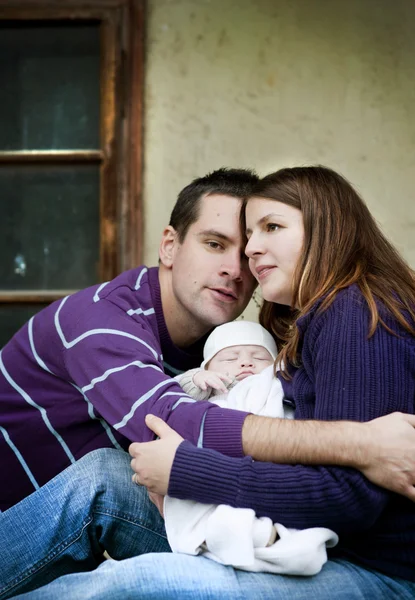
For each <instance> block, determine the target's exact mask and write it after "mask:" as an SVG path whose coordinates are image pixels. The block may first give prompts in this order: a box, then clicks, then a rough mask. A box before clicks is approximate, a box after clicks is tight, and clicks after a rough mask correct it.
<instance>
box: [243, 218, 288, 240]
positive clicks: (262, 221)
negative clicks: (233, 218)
mask: <svg viewBox="0 0 415 600" xmlns="http://www.w3.org/2000/svg"><path fill="white" fill-rule="evenodd" d="M275 217H277V218H278V219H279V218H282V219H283V218H284V215H280V214H278V213H269V214H268V215H265V216H263V217H261V218H260V219H259V220H258V221H257V225H263V224H264V223H266V222H267V221H269V219H273V218H275ZM245 233H246V235H248V233H252V229H250V228H247V229H245Z"/></svg>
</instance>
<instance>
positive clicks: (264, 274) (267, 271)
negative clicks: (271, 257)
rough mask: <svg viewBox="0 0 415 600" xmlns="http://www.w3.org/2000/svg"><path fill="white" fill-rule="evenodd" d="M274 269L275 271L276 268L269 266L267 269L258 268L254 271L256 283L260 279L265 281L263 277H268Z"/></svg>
mask: <svg viewBox="0 0 415 600" xmlns="http://www.w3.org/2000/svg"><path fill="white" fill-rule="evenodd" d="M274 269H277V267H275V266H269V267H260V268H259V269H255V270H256V274H257V279H258V281H260V280H261V279H265V277H268V275H269V274H270V273H271V272H272V271H273V270H274Z"/></svg>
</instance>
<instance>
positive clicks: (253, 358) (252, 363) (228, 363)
mask: <svg viewBox="0 0 415 600" xmlns="http://www.w3.org/2000/svg"><path fill="white" fill-rule="evenodd" d="M273 362H274V361H273V360H272V356H271V354H270V353H269V352H268V350H266V349H265V348H263V347H262V346H230V347H229V348H224V349H223V350H220V351H219V352H218V353H217V354H215V356H214V357H213V358H212V359H211V360H210V361H209V364H208V366H207V371H218V372H219V373H224V374H225V375H229V377H234V378H235V379H237V380H238V381H241V380H242V379H245V377H249V375H255V374H256V373H260V372H261V371H263V370H264V369H265V367H269V365H272V364H273Z"/></svg>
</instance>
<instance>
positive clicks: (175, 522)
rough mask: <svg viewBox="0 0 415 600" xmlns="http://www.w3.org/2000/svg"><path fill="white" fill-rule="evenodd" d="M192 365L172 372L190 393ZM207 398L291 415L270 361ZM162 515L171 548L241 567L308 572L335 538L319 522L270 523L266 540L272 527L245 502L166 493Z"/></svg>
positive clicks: (314, 569) (245, 408)
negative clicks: (227, 502) (211, 500)
mask: <svg viewBox="0 0 415 600" xmlns="http://www.w3.org/2000/svg"><path fill="white" fill-rule="evenodd" d="M196 371H197V369H193V370H192V371H191V372H189V371H188V372H187V373H184V374H183V375H179V376H178V377H176V379H177V380H178V381H179V383H180V385H182V387H184V389H185V391H187V393H190V395H192V396H193V397H195V395H196V394H195V392H196V391H197V390H199V391H200V392H202V390H200V388H197V390H193V391H192V390H189V386H193V387H195V388H196V386H195V385H194V383H193V374H194V373H195V372H196ZM190 373H191V377H190V379H189V374H190ZM186 382H187V384H188V386H187V389H186ZM211 393H212V391H211V390H210V389H208V391H207V392H202V394H201V395H202V397H199V398H198V399H207V397H209V396H211ZM210 400H211V401H212V402H214V403H215V404H218V405H219V406H222V407H225V408H233V409H236V410H243V411H246V412H251V413H254V414H256V415H262V416H267V417H279V418H292V417H293V409H292V408H291V407H290V406H288V405H286V404H284V393H283V390H282V385H281V382H280V381H279V379H278V378H277V377H275V375H274V367H273V366H269V367H267V368H266V369H264V370H263V371H262V372H261V373H259V374H257V375H251V376H249V377H247V378H246V379H243V380H242V381H240V382H238V383H237V384H236V385H235V386H234V387H232V388H231V389H230V391H229V392H228V393H226V394H220V395H216V396H211V398H210ZM164 518H165V525H166V533H167V539H168V541H169V544H170V546H171V549H172V550H173V552H181V553H185V554H193V555H197V554H203V555H204V556H206V557H208V558H211V559H212V560H215V561H216V562H219V563H222V564H225V565H232V566H233V567H236V568H238V569H243V570H245V571H257V572H258V571H265V572H268V573H280V574H286V575H314V574H316V573H318V572H319V571H320V570H321V568H322V566H323V565H324V563H325V562H326V561H327V551H326V548H331V547H333V546H335V545H336V544H337V542H338V536H337V535H336V533H334V531H331V530H330V529H327V528H325V527H313V528H310V529H304V530H295V529H287V528H286V527H284V526H283V525H281V524H280V523H275V529H276V530H277V533H278V535H279V538H278V539H277V541H276V542H275V543H274V544H272V545H271V546H267V544H268V542H269V540H270V538H271V535H272V529H273V523H272V521H271V519H269V518H268V517H260V518H258V517H256V515H255V512H254V511H253V510H252V509H248V508H234V507H231V506H227V505H219V506H216V505H211V504H200V503H198V502H194V501H192V500H178V499H176V498H170V497H169V496H166V497H165V500H164Z"/></svg>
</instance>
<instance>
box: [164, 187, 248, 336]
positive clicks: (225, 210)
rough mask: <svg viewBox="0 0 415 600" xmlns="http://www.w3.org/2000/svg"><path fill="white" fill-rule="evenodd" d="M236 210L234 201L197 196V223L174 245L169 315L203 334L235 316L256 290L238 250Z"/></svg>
mask: <svg viewBox="0 0 415 600" xmlns="http://www.w3.org/2000/svg"><path fill="white" fill-rule="evenodd" d="M240 208H241V201H240V200H239V199H238V198H233V197H231V196H224V195H218V194H216V195H210V196H206V197H203V198H201V200H200V211H199V218H198V220H197V221H196V222H195V223H193V224H192V225H191V226H190V227H189V229H188V231H187V233H186V237H185V239H184V240H183V242H182V243H180V242H179V241H178V239H177V236H176V239H175V241H174V245H173V258H172V263H171V269H172V288H173V289H172V291H173V295H174V297H175V304H176V306H175V310H176V311H177V315H178V316H179V314H180V313H181V316H182V317H184V322H188V323H189V326H192V324H193V325H194V327H195V328H197V326H199V328H200V329H201V330H203V332H205V331H208V330H209V329H210V328H212V327H213V326H216V325H221V324H222V323H226V322H228V321H232V320H233V319H235V318H236V317H238V316H239V315H240V314H241V312H242V311H243V310H244V309H245V307H246V305H247V304H248V302H249V299H250V298H251V296H252V293H253V291H254V289H255V286H256V282H255V280H254V278H253V276H252V274H251V272H250V270H249V267H248V261H247V259H246V257H245V254H244V252H243V248H242V237H241V233H240V228H239V213H240Z"/></svg>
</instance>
